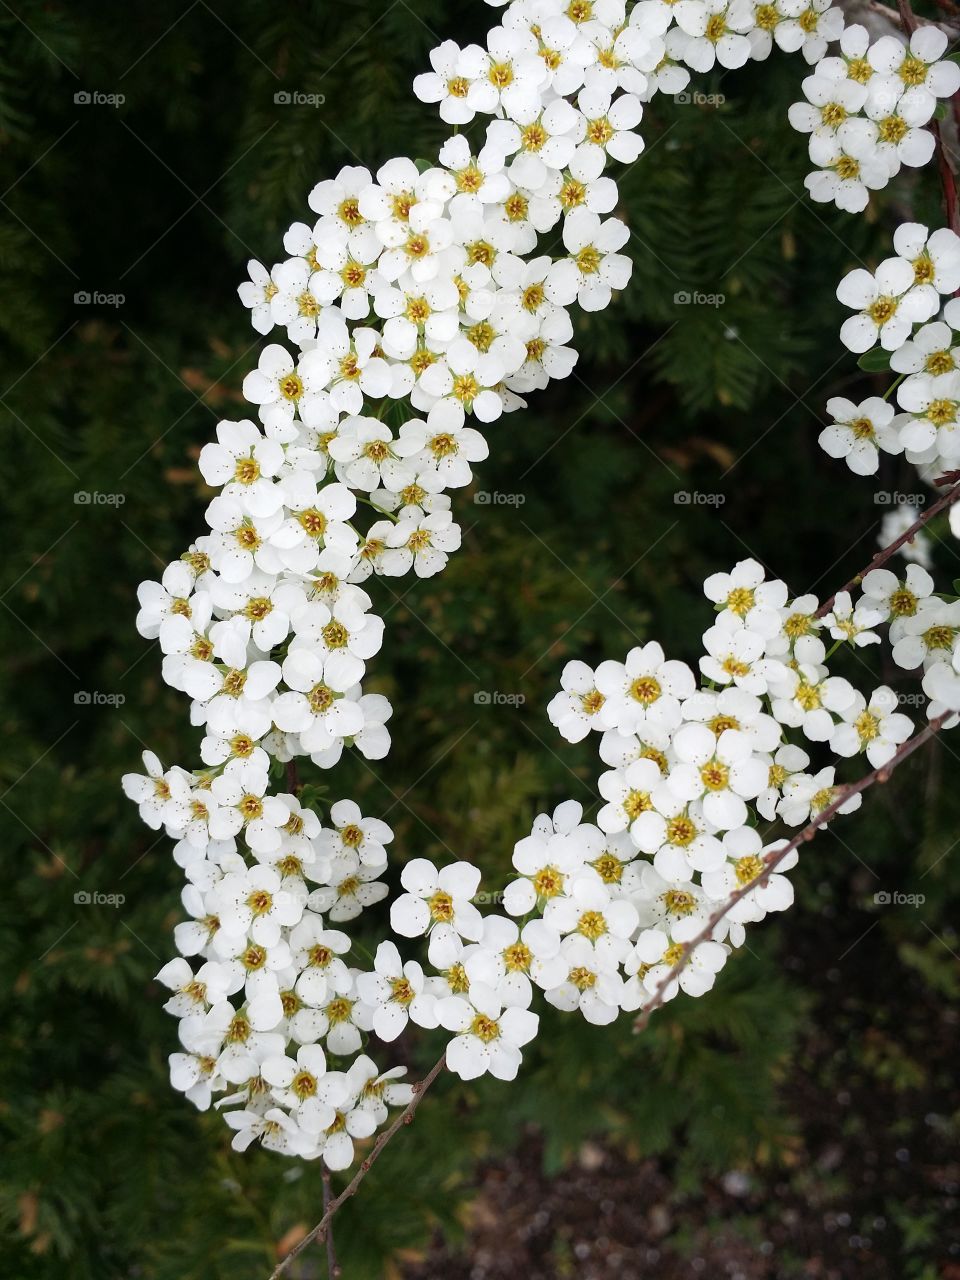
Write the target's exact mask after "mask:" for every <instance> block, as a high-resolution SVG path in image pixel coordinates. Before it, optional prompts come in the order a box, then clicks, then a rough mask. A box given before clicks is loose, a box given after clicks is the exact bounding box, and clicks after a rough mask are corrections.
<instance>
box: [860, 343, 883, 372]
mask: <svg viewBox="0 0 960 1280" xmlns="http://www.w3.org/2000/svg"><path fill="white" fill-rule="evenodd" d="M857 364H858V365H859V366H860V368H861V369H864V370H865V371H866V372H867V373H886V372H887V370H888V369H889V368H890V356H889V354H888V353H887V352H886V351H884V350H883V348H882V347H874V348H873V350H872V351H865V352H864V353H863V355H862V356H861V357H860V359H859V360H858V361H857Z"/></svg>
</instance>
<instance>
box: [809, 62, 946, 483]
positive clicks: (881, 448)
mask: <svg viewBox="0 0 960 1280" xmlns="http://www.w3.org/2000/svg"><path fill="white" fill-rule="evenodd" d="M950 65H954V64H950ZM958 72H960V68H958ZM893 247H894V249H895V250H896V256H895V257H892V258H887V259H886V260H885V261H883V262H881V263H880V265H879V266H878V267H877V269H876V271H874V272H870V271H866V270H864V269H863V268H857V269H856V270H854V271H851V272H850V273H849V274H848V275H846V276H845V277H844V278H843V280H842V281H841V282H840V284H839V286H838V288H837V297H838V298H839V300H840V301H841V302H842V303H843V304H844V306H846V307H849V308H850V309H851V311H853V312H854V314H853V315H851V316H850V317H849V319H847V320H845V321H844V323H843V326H842V327H841V330H840V338H841V340H842V342H843V343H844V345H845V346H846V347H848V348H849V349H850V350H851V351H854V352H857V353H858V354H861V355H862V354H863V353H866V352H870V351H872V350H873V349H874V348H876V347H878V346H879V348H880V350H879V351H876V352H874V358H876V357H880V358H879V360H877V361H876V369H877V371H882V369H883V368H887V367H888V368H889V369H891V370H892V371H893V373H894V375H895V381H894V383H893V385H892V386H891V387H890V388H889V390H888V391H887V394H886V396H884V397H883V398H880V397H879V396H871V397H870V398H869V399H867V400H864V401H862V402H861V403H860V404H854V403H853V401H851V400H846V399H843V398H840V397H837V398H835V399H833V400H830V401H828V403H827V412H828V413H829V414H830V415H831V417H832V418H833V422H832V424H831V425H830V426H828V427H827V428H826V430H824V432H823V433H822V434H821V436H820V443H821V445H822V446H823V448H824V449H825V450H826V451H827V453H829V454H830V455H831V457H834V458H843V459H845V461H846V463H847V465H848V466H849V467H850V469H851V471H855V472H856V473H857V474H859V475H872V474H873V473H874V472H876V471H877V469H878V467H879V455H880V453H891V454H899V453H902V454H904V455H905V457H906V459H907V461H908V462H912V463H915V464H916V465H917V466H918V467H919V468H920V469H921V473H922V474H924V475H926V476H929V477H936V476H939V475H941V474H943V473H944V472H948V471H954V470H956V469H957V468H958V466H960V425H958V412H960V341H958V339H957V337H956V334H957V331H958V330H960V300H958V299H957V298H954V297H953V294H954V293H955V292H956V291H957V290H958V289H960V236H957V235H956V234H955V233H954V232H953V231H951V230H950V229H949V228H947V227H941V228H939V229H938V230H936V231H933V232H932V233H931V232H930V231H928V229H927V228H926V227H924V226H921V225H920V224H919V223H916V222H906V223H904V224H903V225H902V226H900V227H898V228H897V230H896V231H895V232H894V236H893ZM870 367H874V366H873V365H872V364H871V366H870ZM894 391H896V401H897V405H898V406H899V408H900V410H901V411H900V412H899V413H897V412H896V410H895V408H894V405H893V404H891V403H890V396H891V395H892V393H893V392H894Z"/></svg>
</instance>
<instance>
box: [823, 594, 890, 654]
mask: <svg viewBox="0 0 960 1280" xmlns="http://www.w3.org/2000/svg"><path fill="white" fill-rule="evenodd" d="M883 620H884V614H883V612H882V610H880V609H876V608H873V607H871V605H870V604H869V602H866V601H864V600H861V601H860V602H859V603H858V604H857V606H856V608H854V606H853V602H852V600H851V598H850V592H849V591H838V592H837V594H836V596H835V597H834V600H833V609H832V610H831V611H830V612H829V613H828V614H826V615H825V617H824V619H823V621H824V623H825V624H826V626H828V627H829V628H830V634H831V635H832V636H833V638H834V640H844V641H847V642H848V643H850V644H852V645H854V646H855V647H856V648H858V649H860V648H862V647H863V646H864V645H868V644H879V643H880V637H879V636H878V635H877V633H876V632H875V631H873V630H871V628H873V627H875V626H877V624H878V623H881V622H883Z"/></svg>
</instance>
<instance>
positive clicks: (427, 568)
mask: <svg viewBox="0 0 960 1280" xmlns="http://www.w3.org/2000/svg"><path fill="white" fill-rule="evenodd" d="M385 542H386V546H387V550H386V551H385V552H384V553H383V560H382V572H383V573H385V574H389V575H400V574H404V573H409V571H410V569H411V568H412V569H413V571H414V573H415V574H416V575H417V577H418V578H430V577H433V575H434V574H437V573H439V572H440V571H441V569H443V567H444V566H445V565H446V563H447V558H448V555H449V553H450V552H451V551H456V550H457V548H458V547H459V546H460V526H459V525H458V524H454V522H453V520H452V519H451V517H450V514H449V512H446V511H436V512H433V513H432V514H431V515H425V516H421V517H413V518H412V519H401V520H398V521H397V523H396V524H395V525H391V526H390V528H389V529H388V530H387V532H386V537H385Z"/></svg>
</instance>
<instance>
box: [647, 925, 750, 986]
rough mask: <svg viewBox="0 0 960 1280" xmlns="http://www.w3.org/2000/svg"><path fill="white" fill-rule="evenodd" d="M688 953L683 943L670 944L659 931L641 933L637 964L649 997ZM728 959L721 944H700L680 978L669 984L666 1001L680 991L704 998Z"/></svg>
mask: <svg viewBox="0 0 960 1280" xmlns="http://www.w3.org/2000/svg"><path fill="white" fill-rule="evenodd" d="M685 950H686V948H685V946H684V944H683V943H680V942H673V943H671V942H670V941H669V939H668V938H667V935H666V934H665V933H663V932H662V931H661V930H660V929H647V930H645V931H644V932H643V933H641V935H640V937H639V938H638V939H637V946H636V960H635V962H634V964H636V965H637V967H639V968H641V971H642V972H643V978H642V979H641V983H642V986H643V989H644V990H645V991H646V993H647V994H648V995H650V996H652V995H654V993H655V992H656V991H657V990H658V989H659V987H660V984H661V983H662V982H664V981H665V980H666V978H667V976H668V974H669V973H670V971H671V969H672V968H673V967H674V965H675V964H677V963H678V962H679V961H680V960H682V959H683V956H684V952H685ZM726 959H727V951H726V948H725V947H724V946H723V945H722V943H719V942H701V943H700V945H699V946H698V947H697V948H696V949H695V950H694V952H693V953H692V955H691V956H690V959H689V960H688V961H687V964H686V966H685V967H684V968H683V969H682V970H681V971H680V974H679V976H678V977H677V978H675V979H673V980H672V981H671V982H670V983H669V984H668V985H667V987H666V988H665V990H664V992H663V999H664V1000H672V999H673V997H674V996H675V995H676V994H677V991H678V990H680V991H684V992H685V993H686V994H687V995H688V996H702V995H705V994H706V993H707V992H708V991H709V990H710V989H711V987H712V986H713V984H714V983H715V982H716V980H717V974H718V973H719V972H720V970H721V969H722V968H723V966H724V964H725V963H726ZM631 968H633V965H631ZM628 972H630V969H628ZM638 976H639V975H638Z"/></svg>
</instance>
